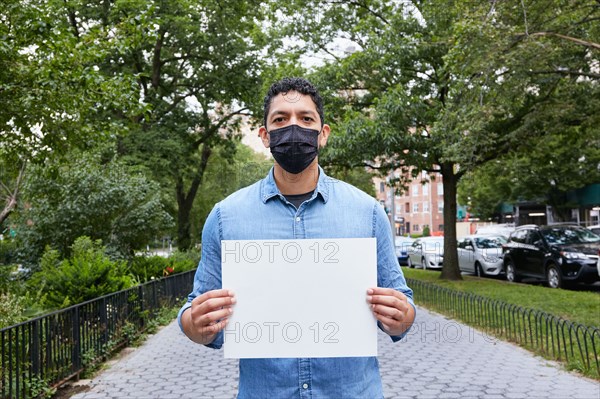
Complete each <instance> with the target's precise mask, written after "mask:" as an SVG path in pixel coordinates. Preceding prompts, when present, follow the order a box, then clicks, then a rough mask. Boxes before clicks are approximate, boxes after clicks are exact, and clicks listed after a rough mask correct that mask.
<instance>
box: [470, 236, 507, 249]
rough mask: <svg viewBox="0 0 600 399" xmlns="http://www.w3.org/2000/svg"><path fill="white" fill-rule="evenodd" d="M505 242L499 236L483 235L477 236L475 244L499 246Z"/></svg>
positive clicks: (482, 246)
mask: <svg viewBox="0 0 600 399" xmlns="http://www.w3.org/2000/svg"><path fill="white" fill-rule="evenodd" d="M502 244H503V242H502V241H501V240H500V238H499V237H482V238H475V245H476V246H477V248H499V247H501V246H502Z"/></svg>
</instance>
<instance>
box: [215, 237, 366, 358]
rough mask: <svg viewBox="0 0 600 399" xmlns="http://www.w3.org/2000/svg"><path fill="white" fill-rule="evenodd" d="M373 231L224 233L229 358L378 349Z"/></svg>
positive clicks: (355, 352) (322, 354) (357, 353)
mask: <svg viewBox="0 0 600 399" xmlns="http://www.w3.org/2000/svg"><path fill="white" fill-rule="evenodd" d="M376 247H377V243H376V239H375V238H344V239H314V240H313V239H305V240H225V241H222V242H221V251H222V255H221V259H222V263H223V267H222V278H223V288H226V289H230V290H232V291H233V292H234V293H235V296H236V300H237V303H236V304H235V306H234V308H233V310H234V311H233V314H232V316H231V318H230V320H229V323H228V325H227V327H226V329H225V331H224V338H225V344H224V352H225V357H226V358H276V357H349V356H377V322H376V319H375V317H374V316H373V313H372V311H371V309H370V307H369V304H368V303H367V289H368V288H370V287H375V286H377V249H376Z"/></svg>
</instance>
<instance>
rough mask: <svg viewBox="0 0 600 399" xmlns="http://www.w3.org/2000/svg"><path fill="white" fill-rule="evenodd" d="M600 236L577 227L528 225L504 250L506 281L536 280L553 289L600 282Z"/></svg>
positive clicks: (515, 233) (512, 238) (514, 233)
mask: <svg viewBox="0 0 600 399" xmlns="http://www.w3.org/2000/svg"><path fill="white" fill-rule="evenodd" d="M599 251H600V236H599V235H596V234H594V233H592V232H591V231H590V230H588V229H585V228H583V227H579V226H577V225H551V226H537V225H526V226H521V227H519V228H517V229H516V230H515V231H514V232H513V233H512V234H511V235H510V237H509V240H508V242H507V243H506V244H505V246H504V248H503V252H504V270H505V272H506V279H507V280H509V281H519V280H520V279H521V278H523V277H532V278H535V279H539V280H544V281H546V282H547V284H548V286H550V287H552V288H559V287H563V286H564V285H565V284H567V283H571V282H573V283H575V282H583V283H593V282H595V281H598V280H600V274H599V273H598V256H599Z"/></svg>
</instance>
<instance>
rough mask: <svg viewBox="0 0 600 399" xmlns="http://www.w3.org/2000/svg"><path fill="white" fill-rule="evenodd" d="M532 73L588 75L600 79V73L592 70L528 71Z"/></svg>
mask: <svg viewBox="0 0 600 399" xmlns="http://www.w3.org/2000/svg"><path fill="white" fill-rule="evenodd" d="M528 73H530V74H533V75H540V74H541V75H546V74H555V73H557V74H560V75H571V76H586V77H588V78H593V79H600V74H599V73H592V72H580V71H571V70H561V69H555V70H552V71H530V72H528Z"/></svg>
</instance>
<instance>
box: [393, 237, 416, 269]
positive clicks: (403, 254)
mask: <svg viewBox="0 0 600 399" xmlns="http://www.w3.org/2000/svg"><path fill="white" fill-rule="evenodd" d="M414 241H415V240H414V239H412V238H410V237H402V236H398V237H396V257H397V258H398V263H399V264H400V266H402V265H407V264H408V248H409V247H410V246H411V245H412V243H413V242H414Z"/></svg>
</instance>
